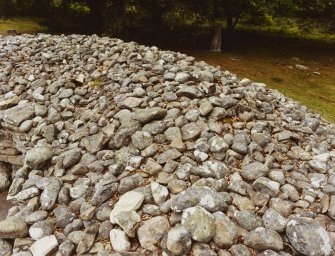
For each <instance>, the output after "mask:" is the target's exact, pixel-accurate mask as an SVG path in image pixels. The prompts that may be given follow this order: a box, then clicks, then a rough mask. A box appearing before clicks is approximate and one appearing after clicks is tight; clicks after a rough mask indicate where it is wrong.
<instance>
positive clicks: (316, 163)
mask: <svg viewBox="0 0 335 256" xmlns="http://www.w3.org/2000/svg"><path fill="white" fill-rule="evenodd" d="M308 164H309V166H310V167H312V168H313V170H315V171H317V172H320V173H326V172H327V164H326V163H325V162H322V161H320V160H310V161H308Z"/></svg>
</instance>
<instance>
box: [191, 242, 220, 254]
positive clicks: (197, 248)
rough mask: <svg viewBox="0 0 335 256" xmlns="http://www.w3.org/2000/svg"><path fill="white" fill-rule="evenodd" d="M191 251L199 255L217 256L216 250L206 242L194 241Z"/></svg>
mask: <svg viewBox="0 0 335 256" xmlns="http://www.w3.org/2000/svg"><path fill="white" fill-rule="evenodd" d="M191 253H192V255H197V256H217V254H216V252H215V251H214V250H213V249H212V248H211V247H210V246H209V245H208V244H205V243H194V244H193V246H192V250H191Z"/></svg>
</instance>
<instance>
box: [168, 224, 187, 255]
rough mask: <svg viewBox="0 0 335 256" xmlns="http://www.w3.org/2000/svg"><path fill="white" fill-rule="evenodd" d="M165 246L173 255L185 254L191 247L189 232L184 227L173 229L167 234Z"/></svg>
mask: <svg viewBox="0 0 335 256" xmlns="http://www.w3.org/2000/svg"><path fill="white" fill-rule="evenodd" d="M166 246H167V248H168V250H169V251H170V252H171V253H173V254H174V255H185V254H187V253H188V252H189V251H190V249H191V246H192V241H191V238H190V233H189V231H188V230H187V229H186V228H184V227H173V228H171V229H170V231H169V233H168V234H167V241H166Z"/></svg>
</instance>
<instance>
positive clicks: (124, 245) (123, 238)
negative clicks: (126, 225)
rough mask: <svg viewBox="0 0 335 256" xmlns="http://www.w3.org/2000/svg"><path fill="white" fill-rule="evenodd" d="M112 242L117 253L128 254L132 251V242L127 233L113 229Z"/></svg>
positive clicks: (111, 233)
mask: <svg viewBox="0 0 335 256" xmlns="http://www.w3.org/2000/svg"><path fill="white" fill-rule="evenodd" d="M110 241H111V244H112V247H113V249H114V250H115V251H116V252H127V251H129V250H130V242H129V240H128V237H127V235H126V233H125V232H123V231H122V230H118V229H112V230H111V232H110Z"/></svg>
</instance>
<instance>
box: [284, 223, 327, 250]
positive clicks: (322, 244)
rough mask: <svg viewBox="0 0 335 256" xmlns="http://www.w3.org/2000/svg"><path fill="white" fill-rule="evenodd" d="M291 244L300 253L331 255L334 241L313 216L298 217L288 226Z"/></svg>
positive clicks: (287, 231) (287, 232)
mask: <svg viewBox="0 0 335 256" xmlns="http://www.w3.org/2000/svg"><path fill="white" fill-rule="evenodd" d="M286 235H287V237H288V239H289V240H290V243H291V245H292V246H293V247H294V249H296V250H297V251H298V252H299V253H301V254H304V255H308V256H312V255H313V256H316V255H320V256H321V255H324V256H325V255H331V254H332V242H331V240H330V237H329V236H328V233H327V231H326V230H325V229H324V228H323V226H321V224H320V223H319V222H318V221H316V220H313V219H311V218H305V217H296V218H294V219H291V220H290V221H289V223H288V224H287V227H286Z"/></svg>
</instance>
